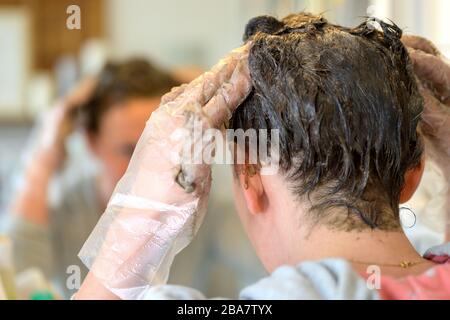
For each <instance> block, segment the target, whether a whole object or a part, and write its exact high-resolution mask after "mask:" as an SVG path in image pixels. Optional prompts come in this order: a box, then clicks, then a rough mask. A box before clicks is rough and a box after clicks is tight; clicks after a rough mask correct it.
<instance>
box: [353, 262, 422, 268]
mask: <svg viewBox="0 0 450 320" xmlns="http://www.w3.org/2000/svg"><path fill="white" fill-rule="evenodd" d="M349 261H350V262H353V263H356V264H366V265H378V266H382V267H394V268H402V269H409V268H412V267H415V266H417V265H419V264H423V263H425V262H428V260H422V261H415V262H412V261H408V260H405V261H402V262H400V263H373V262H363V261H357V260H349Z"/></svg>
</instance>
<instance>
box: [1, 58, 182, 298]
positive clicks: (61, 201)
mask: <svg viewBox="0 0 450 320" xmlns="http://www.w3.org/2000/svg"><path fill="white" fill-rule="evenodd" d="M176 84H177V82H176V81H175V80H174V79H172V77H171V76H170V75H169V74H168V73H166V72H164V71H161V70H159V69H158V68H156V67H154V66H153V65H151V64H149V63H148V62H146V61H145V60H141V59H132V60H129V61H126V62H123V63H109V64H107V65H106V66H105V67H104V68H103V70H102V71H101V73H100V74H99V75H98V78H97V79H87V80H85V81H84V82H82V83H81V84H80V85H79V86H78V87H77V88H76V89H75V90H74V92H72V93H71V94H70V95H69V96H67V97H66V98H64V99H62V100H61V101H60V102H59V103H57V104H56V105H55V106H54V107H53V108H52V109H51V110H50V111H49V113H48V114H47V116H46V117H45V118H44V122H43V125H42V130H41V132H40V133H39V136H37V137H36V138H35V140H37V143H36V144H35V146H34V147H33V150H32V152H31V155H30V158H29V160H30V161H28V163H27V164H26V166H25V170H24V173H23V178H22V180H23V183H22V185H21V187H20V188H19V190H18V191H17V193H16V195H15V197H14V199H13V201H12V204H11V209H10V211H11V212H10V214H9V215H8V217H7V219H8V221H7V222H8V226H7V228H8V230H7V233H8V235H9V236H10V237H11V238H12V239H13V241H14V246H15V250H14V252H15V263H16V268H17V270H19V271H21V270H23V269H24V268H29V267H37V268H39V269H40V270H42V271H43V272H44V273H45V275H46V276H47V277H49V278H50V279H52V280H54V281H55V283H56V284H57V286H58V289H59V291H60V292H62V293H63V294H64V296H66V297H70V295H71V294H73V292H75V291H74V290H75V289H76V288H68V287H67V286H66V279H67V277H68V276H69V275H70V274H71V273H73V272H74V269H72V268H73V267H74V266H79V265H80V263H79V260H78V258H77V253H78V251H79V249H80V247H81V246H82V244H83V242H84V241H85V239H86V237H87V236H88V235H89V233H90V232H91V231H92V229H93V227H94V226H95V224H96V223H97V221H98V219H99V217H100V215H101V213H102V212H103V211H104V209H105V208H106V205H107V202H108V199H109V197H110V196H111V194H112V192H113V189H114V187H115V185H116V183H117V181H118V180H119V179H120V177H122V175H123V174H124V172H125V171H126V168H127V166H128V163H129V160H130V158H131V155H132V153H133V150H134V148H135V146H136V143H137V141H138V139H139V136H140V135H141V133H142V130H143V129H144V126H145V122H146V120H147V119H148V118H149V116H150V114H151V113H152V112H153V111H154V110H155V109H156V107H157V106H158V104H159V101H160V98H161V95H162V94H163V93H164V92H166V91H168V90H170V88H172V87H173V86H174V85H176ZM78 123H79V124H80V127H81V128H78V126H77V124H78ZM78 129H81V130H80V131H81V132H82V133H83V136H84V138H85V140H86V142H87V145H88V147H89V151H90V153H91V154H92V155H93V156H94V158H95V159H97V160H98V163H99V164H100V170H99V171H98V172H96V173H95V174H88V175H84V174H81V175H80V172H78V174H79V176H72V177H70V178H71V179H70V181H67V180H68V179H62V180H60V181H61V182H60V183H59V184H58V187H59V192H60V195H59V198H58V200H57V201H54V202H51V201H50V197H49V190H50V183H51V181H52V179H53V178H54V177H56V176H58V175H60V174H61V171H62V169H63V168H64V162H65V158H66V157H65V143H66V140H67V138H68V136H69V134H71V133H72V132H73V131H74V130H78ZM88 159H89V160H90V158H88ZM80 167H81V165H80ZM81 271H82V274H85V273H86V270H85V269H84V268H83V269H82V270H81Z"/></svg>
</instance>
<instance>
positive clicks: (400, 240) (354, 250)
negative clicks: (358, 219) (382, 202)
mask: <svg viewBox="0 0 450 320" xmlns="http://www.w3.org/2000/svg"><path fill="white" fill-rule="evenodd" d="M305 231H306V230H305ZM302 238H303V239H302V241H299V242H298V243H301V245H299V246H298V247H297V248H296V249H295V250H296V252H295V254H294V255H295V259H296V261H307V260H321V259H326V258H344V259H346V260H348V261H350V262H351V263H352V265H353V268H354V269H355V270H356V271H358V272H365V270H366V269H367V267H368V266H369V265H378V266H380V268H381V269H383V272H384V274H386V275H392V276H401V275H404V274H410V273H414V272H415V271H419V272H422V271H424V270H426V269H427V268H429V267H431V266H432V265H433V264H432V263H431V262H427V261H425V260H424V259H423V258H422V257H421V256H420V254H419V253H418V252H417V251H416V250H415V249H414V247H413V246H412V245H411V243H410V242H409V240H408V238H407V237H406V235H405V234H404V232H403V231H402V230H396V231H381V230H371V229H367V230H364V231H353V232H347V231H335V230H331V229H329V228H327V227H325V226H317V227H314V229H313V230H308V232H307V233H306V232H305V233H304V234H303V235H302ZM403 261H409V262H412V263H416V262H420V264H418V265H417V266H414V267H411V268H408V269H402V268H400V267H393V265H399V264H400V263H401V262H403Z"/></svg>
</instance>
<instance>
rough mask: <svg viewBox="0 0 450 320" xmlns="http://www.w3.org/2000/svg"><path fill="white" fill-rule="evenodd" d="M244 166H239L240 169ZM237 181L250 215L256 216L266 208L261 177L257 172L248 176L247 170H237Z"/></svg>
mask: <svg viewBox="0 0 450 320" xmlns="http://www.w3.org/2000/svg"><path fill="white" fill-rule="evenodd" d="M244 166H245V165H239V167H240V168H243V167H244ZM246 166H247V167H248V166H249V165H246ZM238 179H239V184H240V186H241V189H242V193H243V195H244V199H245V202H246V204H247V209H248V210H249V211H250V213H251V214H254V215H256V214H261V213H262V212H264V211H265V210H266V208H267V197H266V193H265V191H264V185H263V183H262V180H261V175H260V174H259V173H258V172H256V173H254V174H252V175H250V174H249V173H248V170H238Z"/></svg>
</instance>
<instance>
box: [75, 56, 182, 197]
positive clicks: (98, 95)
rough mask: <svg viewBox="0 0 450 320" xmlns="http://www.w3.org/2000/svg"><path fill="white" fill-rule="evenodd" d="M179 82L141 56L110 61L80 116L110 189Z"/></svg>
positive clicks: (120, 175)
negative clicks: (151, 119)
mask: <svg viewBox="0 0 450 320" xmlns="http://www.w3.org/2000/svg"><path fill="white" fill-rule="evenodd" d="M176 85H178V83H177V82H176V81H175V80H173V79H172V77H171V76H170V75H169V74H168V73H166V72H164V71H162V70H160V69H158V68H156V67H155V66H153V65H151V64H150V63H149V62H147V61H145V60H141V59H132V60H128V61H126V62H123V63H108V64H107V65H106V66H105V67H104V68H103V70H102V71H101V73H100V75H99V77H98V83H97V85H96V87H95V88H94V91H93V93H92V95H91V97H90V99H89V100H88V101H87V103H85V104H84V105H83V106H82V107H81V115H82V117H81V119H82V125H83V127H84V129H85V132H86V134H87V137H88V141H89V145H90V148H91V151H92V152H93V153H94V155H95V156H96V157H97V158H98V159H99V160H100V162H101V163H102V165H103V168H104V172H103V175H104V176H105V177H107V178H108V179H107V180H108V183H107V184H108V185H109V188H108V189H110V191H111V192H112V190H113V188H114V186H115V185H116V183H117V181H118V180H119V179H120V178H121V177H122V175H123V174H124V173H125V170H126V168H127V166H128V162H129V161H130V158H131V155H132V153H133V150H134V147H135V145H136V143H137V141H138V139H139V137H140V135H141V133H142V130H143V129H144V126H145V123H146V121H147V120H148V118H149V117H150V115H151V113H152V112H153V111H154V110H155V109H156V108H157V106H158V105H159V100H160V97H161V96H162V95H163V94H164V93H166V92H168V91H170V89H171V88H172V87H174V86H176ZM107 196H109V195H107Z"/></svg>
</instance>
